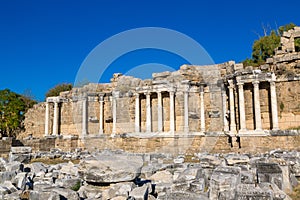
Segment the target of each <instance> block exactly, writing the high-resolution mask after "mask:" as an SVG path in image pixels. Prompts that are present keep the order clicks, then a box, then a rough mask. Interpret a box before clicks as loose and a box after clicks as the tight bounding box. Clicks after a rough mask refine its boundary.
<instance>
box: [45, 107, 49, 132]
mask: <svg viewBox="0 0 300 200" xmlns="http://www.w3.org/2000/svg"><path fill="white" fill-rule="evenodd" d="M48 135H49V102H46V110H45V136H48Z"/></svg>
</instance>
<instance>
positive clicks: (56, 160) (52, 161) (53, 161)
mask: <svg viewBox="0 0 300 200" xmlns="http://www.w3.org/2000/svg"><path fill="white" fill-rule="evenodd" d="M70 161H71V162H72V163H74V164H78V163H79V162H80V160H70ZM34 162H41V163H44V164H47V165H56V164H60V163H67V162H69V160H63V159H61V158H54V159H49V158H35V159H31V161H30V163H34Z"/></svg>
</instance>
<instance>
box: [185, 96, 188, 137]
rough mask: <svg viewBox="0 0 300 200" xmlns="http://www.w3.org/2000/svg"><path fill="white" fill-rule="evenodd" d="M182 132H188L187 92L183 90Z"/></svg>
mask: <svg viewBox="0 0 300 200" xmlns="http://www.w3.org/2000/svg"><path fill="white" fill-rule="evenodd" d="M184 132H185V133H188V132H189V92H188V91H185V92H184Z"/></svg>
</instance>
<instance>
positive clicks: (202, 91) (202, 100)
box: [200, 85, 205, 132]
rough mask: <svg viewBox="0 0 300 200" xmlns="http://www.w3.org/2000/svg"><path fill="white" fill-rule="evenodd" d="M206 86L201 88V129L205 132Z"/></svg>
mask: <svg viewBox="0 0 300 200" xmlns="http://www.w3.org/2000/svg"><path fill="white" fill-rule="evenodd" d="M203 87H204V86H203V85H201V86H200V120H201V121H200V129H201V132H204V131H205V108H204V88H203Z"/></svg>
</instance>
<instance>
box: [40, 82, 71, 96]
mask: <svg viewBox="0 0 300 200" xmlns="http://www.w3.org/2000/svg"><path fill="white" fill-rule="evenodd" d="M72 88H73V85H72V84H70V83H62V84H58V85H56V86H54V87H53V88H51V89H50V90H49V91H48V92H47V93H46V97H53V96H58V95H59V93H60V92H64V91H70V90H72Z"/></svg>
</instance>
